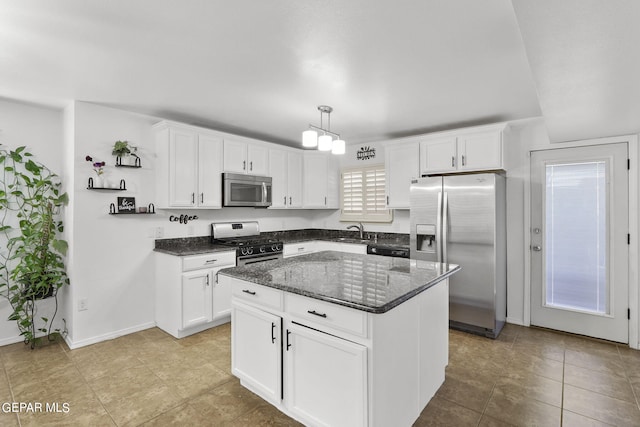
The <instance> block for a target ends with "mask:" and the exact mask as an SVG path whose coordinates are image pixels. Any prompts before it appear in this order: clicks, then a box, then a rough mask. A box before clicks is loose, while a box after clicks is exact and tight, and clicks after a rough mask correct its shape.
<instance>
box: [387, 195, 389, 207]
mask: <svg viewBox="0 0 640 427" xmlns="http://www.w3.org/2000/svg"><path fill="white" fill-rule="evenodd" d="M387 206H389V196H387Z"/></svg>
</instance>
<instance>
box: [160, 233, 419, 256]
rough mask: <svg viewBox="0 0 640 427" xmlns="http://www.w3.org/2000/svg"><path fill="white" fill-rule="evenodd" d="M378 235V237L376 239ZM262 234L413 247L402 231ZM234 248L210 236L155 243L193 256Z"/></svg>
mask: <svg viewBox="0 0 640 427" xmlns="http://www.w3.org/2000/svg"><path fill="white" fill-rule="evenodd" d="M375 234H377V236H378V239H377V240H375V239H374V235H375ZM260 235H261V236H262V237H268V238H271V239H277V240H281V241H282V242H283V243H285V244H288V243H300V242H309V241H312V240H322V241H327V242H338V243H354V244H360V245H368V244H369V245H376V246H387V247H395V248H406V249H408V248H409V235H408V234H400V233H373V232H371V233H370V232H365V233H364V236H365V237H368V236H371V239H364V240H360V238H359V237H360V236H359V235H358V232H357V231H349V230H323V229H305V230H287V231H268V232H263V233H260ZM229 250H234V249H233V248H230V247H229V246H224V245H218V244H214V243H211V238H210V237H209V236H198V237H184V238H174V239H159V240H156V242H155V249H154V251H156V252H162V253H166V254H169V255H176V256H189V255H200V254H206V253H211V252H223V251H229Z"/></svg>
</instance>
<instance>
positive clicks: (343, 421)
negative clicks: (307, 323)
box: [283, 322, 367, 427]
mask: <svg viewBox="0 0 640 427" xmlns="http://www.w3.org/2000/svg"><path fill="white" fill-rule="evenodd" d="M283 340H284V346H283V348H284V350H283V351H284V353H285V356H284V357H285V367H286V368H285V369H286V375H285V381H286V388H285V393H284V395H285V401H286V406H287V408H288V410H289V411H291V413H292V414H293V415H294V416H295V417H296V418H298V419H300V420H301V421H303V423H305V424H308V425H314V426H349V427H353V426H364V425H367V349H366V347H364V346H362V345H359V344H355V343H353V342H351V341H347V340H344V339H341V338H337V337H335V336H332V335H328V334H325V333H322V332H319V331H317V330H314V329H310V328H307V327H304V326H300V325H298V324H295V323H291V322H289V323H288V324H287V328H286V331H285V336H284V337H283Z"/></svg>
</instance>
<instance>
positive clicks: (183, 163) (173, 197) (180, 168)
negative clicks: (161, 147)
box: [169, 129, 198, 207]
mask: <svg viewBox="0 0 640 427" xmlns="http://www.w3.org/2000/svg"><path fill="white" fill-rule="evenodd" d="M197 158H198V142H197V135H196V134H195V133H192V132H186V131H181V130H177V129H171V131H170V140H169V177H170V180H169V204H170V205H171V206H176V207H180V206H183V207H191V206H194V205H195V192H196V190H195V189H196V183H197V176H198V175H197V169H196V168H195V164H196V159H197Z"/></svg>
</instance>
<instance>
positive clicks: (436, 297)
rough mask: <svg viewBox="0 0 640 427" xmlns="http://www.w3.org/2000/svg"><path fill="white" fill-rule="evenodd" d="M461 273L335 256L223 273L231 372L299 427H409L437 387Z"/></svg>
mask: <svg viewBox="0 0 640 427" xmlns="http://www.w3.org/2000/svg"><path fill="white" fill-rule="evenodd" d="M458 270H459V267H458V266H456V265H451V264H441V263H434V262H426V261H415V260H408V259H401V258H388V257H381V256H376V255H358V254H348V253H342V252H333V251H326V252H319V253H315V254H309V255H303V256H299V257H295V258H289V259H284V260H279V261H269V262H264V263H258V264H254V265H247V266H243V267H236V268H230V269H224V270H221V271H220V272H219V273H218V275H219V278H218V280H219V282H220V283H221V284H223V285H225V286H230V287H231V289H232V321H231V327H232V336H231V348H232V372H233V374H234V375H235V376H237V377H238V378H239V379H240V381H241V383H242V385H244V386H245V387H247V388H248V389H250V390H252V391H253V392H255V393H256V394H258V395H259V396H261V397H262V398H263V399H265V400H267V401H269V402H270V403H272V404H273V405H275V406H276V407H277V408H278V409H280V410H281V411H283V412H284V413H286V414H288V415H290V416H291V417H293V418H295V419H297V420H299V421H301V422H303V423H304V424H306V425H331V426H338V425H345V426H358V425H361V426H366V425H370V426H389V425H394V426H404V425H406V426H409V425H411V424H412V423H413V422H414V421H415V420H416V419H417V418H418V416H419V415H420V412H421V411H422V409H423V408H424V407H425V406H426V405H427V403H428V402H429V400H430V399H431V397H432V396H433V395H434V393H435V392H436V391H437V389H438V388H439V387H440V385H441V384H442V383H443V382H444V370H445V367H446V365H447V359H448V323H449V320H448V298H449V292H448V277H449V276H450V275H451V274H454V273H455V272H456V271H458Z"/></svg>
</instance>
